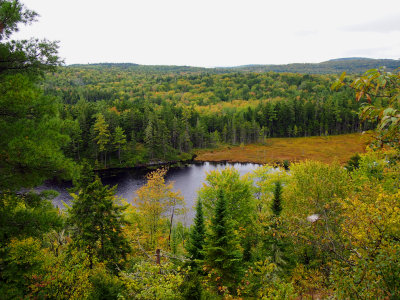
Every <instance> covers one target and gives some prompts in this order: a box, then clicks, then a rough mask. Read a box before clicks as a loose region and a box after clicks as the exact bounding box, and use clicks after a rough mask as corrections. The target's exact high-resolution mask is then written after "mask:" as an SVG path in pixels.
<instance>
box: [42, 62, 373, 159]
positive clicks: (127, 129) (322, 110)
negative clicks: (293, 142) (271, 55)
mask: <svg viewBox="0 0 400 300" xmlns="http://www.w3.org/2000/svg"><path fill="white" fill-rule="evenodd" d="M335 79H336V76H333V75H307V74H306V75H302V74H293V73H284V74H278V73H272V72H269V73H228V74H207V73H198V74H197V73H194V74H192V73H189V74H181V73H179V74H176V73H167V74H162V73H159V72H148V71H143V70H140V69H139V70H136V69H132V68H131V67H130V66H128V67H125V66H123V65H122V66H121V65H107V64H106V65H91V66H81V67H63V68H60V69H59V70H58V71H57V72H55V73H51V74H47V76H46V80H45V81H44V83H43V87H44V90H45V93H46V94H47V95H51V96H55V97H57V98H58V99H61V101H62V109H61V116H62V118H63V119H64V120H65V122H64V131H65V133H66V134H68V135H70V136H71V137H72V139H71V141H70V143H69V145H68V146H67V147H66V149H67V151H66V152H67V153H69V155H70V156H71V157H72V158H74V159H78V160H79V159H81V158H87V159H89V160H90V161H95V160H96V159H97V161H98V167H100V166H105V167H106V166H107V165H108V164H107V162H106V160H110V162H111V164H112V165H113V166H134V165H135V164H140V163H146V162H149V161H159V160H161V161H166V160H179V159H181V158H184V157H190V155H189V154H190V153H191V151H192V150H193V149H196V148H197V149H198V148H212V147H216V146H218V145H219V144H220V143H225V144H232V145H236V144H248V143H263V142H265V140H266V139H268V138H270V137H301V136H313V135H332V134H343V133H351V132H360V131H363V130H365V129H370V128H372V127H371V125H370V124H369V123H367V122H364V123H362V122H360V118H359V116H358V112H359V109H360V103H359V102H356V101H353V99H352V97H353V96H352V95H353V94H352V90H351V89H350V88H346V89H343V90H341V91H337V92H333V91H332V90H331V89H330V87H331V85H332V83H333V82H334V80H335Z"/></svg>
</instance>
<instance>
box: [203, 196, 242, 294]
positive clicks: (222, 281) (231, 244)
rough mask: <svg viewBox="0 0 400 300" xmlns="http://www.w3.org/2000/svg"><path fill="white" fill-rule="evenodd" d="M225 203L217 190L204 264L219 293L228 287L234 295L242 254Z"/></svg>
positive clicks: (239, 274)
mask: <svg viewBox="0 0 400 300" xmlns="http://www.w3.org/2000/svg"><path fill="white" fill-rule="evenodd" d="M226 202H227V201H226V199H225V194H224V192H223V191H222V190H219V191H218V194H217V200H216V203H215V212H214V215H213V217H212V219H211V224H210V230H209V234H208V236H207V239H206V245H205V246H204V251H205V263H206V266H207V269H208V270H209V272H210V274H212V278H213V279H214V278H215V281H216V284H217V287H218V291H219V292H222V290H223V288H224V287H228V288H229V290H230V292H233V293H236V289H235V288H236V286H237V284H238V283H239V280H240V279H241V276H242V273H243V267H242V253H241V251H240V246H239V241H238V237H237V234H236V233H235V232H234V227H233V224H232V220H231V219H230V218H229V217H228V211H227V203H226Z"/></svg>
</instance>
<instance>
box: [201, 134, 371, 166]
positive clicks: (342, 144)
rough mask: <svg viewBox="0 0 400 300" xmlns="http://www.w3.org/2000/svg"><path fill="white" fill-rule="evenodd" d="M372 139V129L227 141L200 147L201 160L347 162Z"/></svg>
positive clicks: (272, 162) (361, 151)
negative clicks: (260, 141)
mask: <svg viewBox="0 0 400 300" xmlns="http://www.w3.org/2000/svg"><path fill="white" fill-rule="evenodd" d="M371 139H372V135H371V134H370V133H365V134H361V133H352V134H342V135H331V136H313V137H296V138H269V139H266V141H265V143H263V144H250V145H240V146H228V145H223V146H221V147H218V148H214V149H201V150H198V151H196V154H197V157H196V158H195V160H197V161H214V162H218V161H228V162H242V163H245V162H248V163H259V164H266V163H267V164H275V163H282V162H283V161H284V160H288V161H290V162H297V161H303V160H307V159H309V160H316V161H321V162H325V163H332V162H335V161H336V162H339V163H340V164H344V163H346V162H347V161H348V160H349V159H350V158H351V157H352V156H353V155H354V154H355V153H364V152H365V151H366V146H367V145H368V144H369V142H370V141H371Z"/></svg>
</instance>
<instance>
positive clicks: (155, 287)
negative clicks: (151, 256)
mask: <svg viewBox="0 0 400 300" xmlns="http://www.w3.org/2000/svg"><path fill="white" fill-rule="evenodd" d="M184 278H185V277H184V274H181V272H179V271H178V272H177V271H176V270H175V268H174V266H173V265H172V264H170V263H167V264H163V265H162V267H160V266H157V265H154V264H153V263H149V262H144V261H141V262H140V263H137V264H135V266H134V267H133V268H132V269H131V270H127V271H126V272H122V273H121V280H122V281H123V282H124V286H125V295H126V296H125V297H126V298H128V299H132V298H133V299H145V300H148V299H182V295H181V293H180V290H179V288H180V286H181V284H182V283H183V280H184Z"/></svg>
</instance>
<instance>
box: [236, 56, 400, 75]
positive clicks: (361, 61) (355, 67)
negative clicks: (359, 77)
mask: <svg viewBox="0 0 400 300" xmlns="http://www.w3.org/2000/svg"><path fill="white" fill-rule="evenodd" d="M380 67H386V70H387V71H394V70H395V69H397V68H400V60H394V59H372V58H363V57H349V58H337V59H331V60H328V61H324V62H320V63H303V64H302V63H294V64H287V65H247V66H238V67H232V68H229V69H231V70H236V71H244V72H270V71H272V72H289V73H302V74H340V73H343V72H345V71H346V72H347V73H349V74H361V73H364V72H365V71H367V70H369V69H377V68H380Z"/></svg>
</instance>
